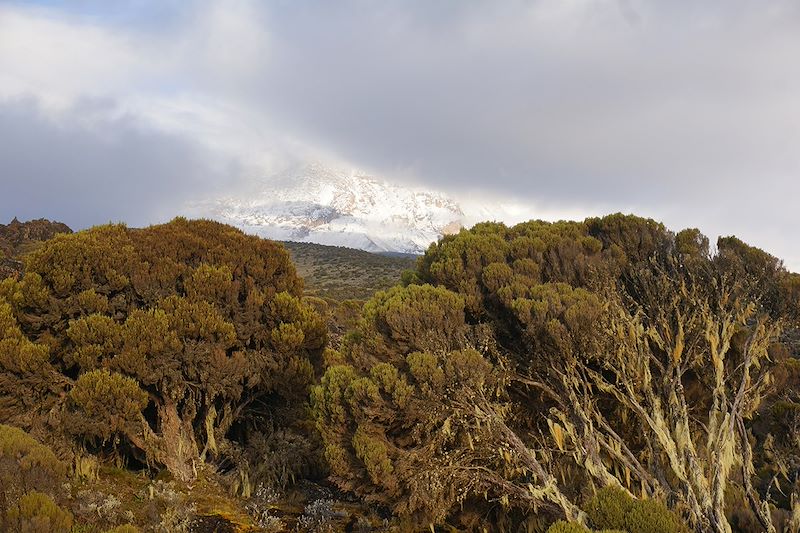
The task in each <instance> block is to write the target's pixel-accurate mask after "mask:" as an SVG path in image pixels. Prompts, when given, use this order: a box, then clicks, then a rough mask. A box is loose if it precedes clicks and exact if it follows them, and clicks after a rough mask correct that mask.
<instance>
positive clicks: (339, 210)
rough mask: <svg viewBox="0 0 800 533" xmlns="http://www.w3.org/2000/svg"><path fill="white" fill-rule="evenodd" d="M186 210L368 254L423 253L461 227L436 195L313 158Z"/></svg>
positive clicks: (457, 213)
mask: <svg viewBox="0 0 800 533" xmlns="http://www.w3.org/2000/svg"><path fill="white" fill-rule="evenodd" d="M191 211H192V214H194V215H201V216H207V217H210V218H214V219H217V220H220V221H222V222H226V223H228V224H232V225H234V226H237V227H240V228H242V229H243V230H245V231H247V232H248V233H254V234H257V235H260V236H262V237H266V238H270V239H278V240H291V241H300V242H315V243H319V244H328V245H336V246H347V247H350V248H360V249H362V250H367V251H371V252H387V251H390V252H404V253H421V252H423V251H424V250H425V249H426V248H427V247H428V245H429V244H430V243H431V242H433V241H435V240H437V239H438V238H439V237H441V236H442V235H444V234H447V233H452V232H456V231H458V230H459V228H461V226H462V225H463V224H464V213H463V212H462V210H461V208H460V207H459V205H458V204H457V203H455V202H454V201H453V200H451V199H449V198H447V197H446V196H444V195H442V194H439V193H435V192H430V191H425V190H415V189H410V188H405V187H400V186H397V185H392V184H390V183H387V182H385V181H383V180H380V179H378V178H375V177H372V176H369V175H367V174H365V173H362V172H358V171H352V172H351V171H345V170H342V169H338V168H332V167H328V166H325V165H322V164H318V163H314V164H309V165H304V166H299V167H294V168H292V169H290V170H288V171H286V172H284V173H282V174H279V175H277V176H273V177H271V178H270V179H269V180H264V181H262V182H260V183H258V184H257V185H256V187H254V188H253V190H251V191H248V192H246V193H242V194H239V195H236V196H228V197H224V198H220V199H216V200H211V201H206V202H201V203H198V204H195V205H194V206H192V208H191Z"/></svg>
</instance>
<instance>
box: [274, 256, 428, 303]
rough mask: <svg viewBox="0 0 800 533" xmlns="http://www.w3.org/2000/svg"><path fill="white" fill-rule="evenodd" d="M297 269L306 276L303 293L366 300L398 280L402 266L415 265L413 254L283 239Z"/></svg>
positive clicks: (323, 296) (404, 268) (340, 298)
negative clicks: (366, 250)
mask: <svg viewBox="0 0 800 533" xmlns="http://www.w3.org/2000/svg"><path fill="white" fill-rule="evenodd" d="M283 245H284V246H286V248H287V249H288V250H289V253H290V254H291V256H292V260H293V261H294V264H295V267H296V268H297V273H298V274H299V275H300V277H302V278H303V279H305V283H306V293H307V294H309V295H314V296H319V297H322V298H331V299H334V300H347V299H355V300H366V299H367V298H369V297H370V296H372V295H373V294H375V292H377V291H379V290H384V289H388V288H389V287H392V286H394V285H396V284H397V283H398V282H399V281H400V276H401V275H402V273H403V271H404V270H407V269H410V268H414V265H415V263H416V257H415V256H413V255H402V254H393V255H384V254H375V253H370V252H365V251H363V250H355V249H353V248H345V247H342V246H325V245H322V244H311V243H305V242H284V243H283Z"/></svg>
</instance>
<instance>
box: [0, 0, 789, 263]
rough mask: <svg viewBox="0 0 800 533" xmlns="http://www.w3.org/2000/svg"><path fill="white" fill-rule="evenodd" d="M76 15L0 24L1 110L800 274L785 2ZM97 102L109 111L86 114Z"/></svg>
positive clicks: (23, 12)
mask: <svg viewBox="0 0 800 533" xmlns="http://www.w3.org/2000/svg"><path fill="white" fill-rule="evenodd" d="M79 5H80V7H79V8H75V7H74V4H71V3H64V4H56V5H55V7H52V6H51V7H49V8H36V9H33V8H30V7H27V6H20V5H17V4H10V5H8V6H7V7H5V8H0V100H3V99H4V100H5V101H6V103H7V104H6V105H8V106H11V107H13V106H15V105H16V104H14V103H13V102H15V101H17V100H15V99H19V98H20V97H21V96H24V97H27V98H29V99H33V101H35V102H36V105H37V106H38V111H37V112H38V113H39V114H40V115H42V116H43V117H48V116H51V115H54V114H57V113H60V112H63V110H65V109H66V110H72V111H69V113H70V115H71V117H72V119H71V122H70V124H73V125H74V127H76V128H78V132H79V133H81V132H82V133H81V134H80V135H78V137H79V138H81V136H82V135H83V134H84V133H85V132H86V129H85V128H86V127H87V126H86V124H87V123H91V128H90V129H91V130H92V131H95V132H99V131H101V130H102V128H105V127H107V126H109V125H111V124H116V121H117V120H122V122H123V123H127V122H129V121H131V120H132V121H133V122H134V123H135V124H136V127H135V128H133V129H132V130H131V131H135V132H137V133H136V134H131V135H132V136H133V137H135V138H136V139H138V140H139V143H140V144H139V146H140V148H139V149H140V161H142V163H141V164H145V163H144V161H146V160H148V159H150V157H149V156H148V153H149V152H147V150H156V149H157V147H158V146H160V145H161V144H162V143H165V142H167V141H166V140H167V139H168V140H169V142H173V143H177V145H179V146H182V147H184V148H183V149H176V150H172V151H170V154H172V155H170V156H167V155H165V154H163V153H162V152H158V151H155V152H153V153H154V155H153V159H154V160H156V161H162V163H160V164H161V165H162V166H165V167H166V166H168V165H167V163H166V161H167V160H169V165H172V167H171V168H174V169H176V171H177V169H180V168H183V166H186V167H187V168H196V167H195V166H194V165H198V164H202V161H203V157H209V158H212V159H214V158H217V159H218V160H224V161H229V162H230V161H234V162H235V164H234V166H235V168H236V169H237V171H238V172H239V176H237V177H242V178H243V179H249V178H252V177H253V176H257V175H259V174H265V173H267V172H268V169H269V168H270V167H271V166H275V165H278V164H280V163H281V161H282V160H283V159H285V158H289V159H298V158H299V159H303V158H307V157H308V158H320V157H321V158H336V159H340V160H344V161H348V162H351V163H353V164H356V165H359V166H362V167H367V168H369V169H373V170H375V171H377V172H379V173H381V174H383V175H385V176H387V177H389V178H393V179H396V180H405V181H409V182H414V183H415V184H422V185H427V186H430V187H432V188H436V189H442V190H445V191H449V192H451V193H453V194H456V195H458V196H461V197H467V198H466V200H467V201H469V202H471V203H479V199H480V198H483V197H484V196H488V195H493V196H496V197H497V198H498V199H501V200H503V199H506V200H513V201H514V202H516V203H518V204H527V205H529V206H531V208H532V209H531V210H532V211H534V212H544V213H547V214H549V215H551V216H554V215H553V214H557V213H569V214H574V213H586V214H595V213H601V212H607V211H616V210H623V211H635V212H638V213H642V214H645V215H648V216H654V217H657V218H661V219H664V220H665V221H666V222H667V223H668V224H669V225H670V226H672V227H674V228H676V229H680V228H681V227H684V226H699V227H700V228H701V229H703V230H704V231H706V232H707V233H709V234H711V235H712V236H714V235H716V234H720V233H722V234H727V233H736V234H738V235H740V236H741V237H743V238H745V239H746V240H748V241H751V242H753V243H754V244H757V245H759V246H763V247H765V248H768V249H770V250H771V251H773V252H774V253H776V254H778V255H781V256H783V257H786V258H787V259H788V260H789V261H790V264H791V265H792V266H794V268H798V267H800V256H798V255H797V252H795V249H796V246H795V242H796V239H794V238H793V237H792V236H791V235H790V231H788V229H789V228H793V227H795V226H797V225H798V223H800V214H797V213H798V211H797V210H796V209H794V205H793V198H795V197H796V196H797V194H798V193H799V192H800V181H799V180H798V179H797V176H798V171H799V170H800V155H798V154H800V131H798V126H797V124H800V100H798V99H797V96H796V95H797V94H800V68H799V67H798V66H797V61H796V58H797V57H798V55H800V8H798V7H797V5H796V3H794V2H790V1H789V0H785V1H777V2H771V3H770V4H769V5H766V6H765V5H764V4H763V3H758V2H752V1H748V0H730V1H726V2H721V1H718V0H701V1H699V2H693V3H692V4H691V5H685V4H680V5H679V4H674V3H668V2H657V1H644V0H617V1H612V0H569V1H545V0H534V1H524V0H516V1H515V0H512V1H510V2H502V3H472V2H457V1H443V2H435V3H431V2H427V1H422V0H420V1H410V2H409V1H406V2H394V1H388V2H379V3H375V2H363V1H359V0H351V1H347V0H345V1H342V2H334V3H331V2H321V1H320V2H313V1H301V2H276V3H261V2H254V1H246V0H227V1H225V0H220V1H213V0H206V1H198V2H141V1H136V2H127V3H114V4H113V6H114V7H109V6H110V4H108V3H103V2H82V3H81V4H79ZM87 99H88V100H91V101H105V102H109V104H108V105H107V106H106V107H104V108H92V110H91V112H90V113H89V115H90V117H89V118H85V115H86V114H85V113H83V112H82V113H77V112H75V111H74V110H75V109H76V108H77V107H79V106H80V105H81V104H80V102H81V101H84V100H87ZM9 102H10V103H9ZM120 117H127V118H120ZM40 118H42V117H40ZM134 119H135V120H134ZM42 120H44V119H42ZM62 127H66V126H63V125H62ZM81 127H83V128H84V129H80V128H81ZM97 135H98V136H100V137H103V136H105V133H98V134H97ZM67 137H68V136H67ZM148 138H150V139H153V140H158V142H155V141H154V142H152V143H148V142H147V139H148ZM62 140H63V139H62ZM30 142H31V143H32V145H34V146H35V145H36V140H35V139H31V141H30ZM52 142H56V141H55V140H54V141H52ZM120 142H121V141H120ZM187 147H194V148H187ZM65 149H66V148H65ZM31 152H32V153H33V152H34V151H33V150H31ZM206 152H207V153H206ZM65 153H66V152H65ZM159 153H161V154H162V155H160V156H159V155H158V154H159ZM198 154H199V155H198ZM119 157H121V155H119ZM198 158H199V159H198ZM123 161H129V160H125V159H123ZM218 166H219V165H218ZM223 166H224V165H223ZM195 173H197V172H196V171H195ZM3 179H5V178H3ZM42 179H44V178H42ZM148 201H150V200H148V199H145V198H142V202H143V203H147V202H148ZM152 201H155V199H153V200H152ZM175 205H176V206H177V204H175Z"/></svg>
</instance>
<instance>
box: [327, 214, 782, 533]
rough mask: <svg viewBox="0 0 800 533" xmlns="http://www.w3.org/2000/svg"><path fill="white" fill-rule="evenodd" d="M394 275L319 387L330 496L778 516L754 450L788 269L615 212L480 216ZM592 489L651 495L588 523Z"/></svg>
mask: <svg viewBox="0 0 800 533" xmlns="http://www.w3.org/2000/svg"><path fill="white" fill-rule="evenodd" d="M405 282H406V286H405V287H401V288H396V289H392V290H391V291H388V292H384V293H379V294H378V295H376V297H375V298H374V299H373V300H372V301H370V302H369V303H368V304H367V305H366V306H365V307H364V311H363V318H362V320H361V323H360V324H359V327H358V328H357V330H356V331H355V332H354V333H353V334H352V335H351V336H350V337H349V339H348V342H347V344H346V345H345V346H344V348H343V350H342V352H343V359H344V361H345V362H346V363H347V364H345V365H341V366H335V367H332V368H330V369H329V370H328V371H327V373H326V375H325V376H324V377H323V379H322V382H321V384H320V385H319V386H318V387H316V388H315V389H314V392H313V404H314V412H315V416H316V419H317V424H318V428H319V430H320V433H321V435H322V437H323V440H324V442H325V454H326V457H327V458H328V460H329V462H330V464H331V469H332V472H333V476H334V477H333V479H334V480H335V481H336V482H337V483H338V484H339V485H340V486H341V487H343V488H345V489H347V490H352V491H355V492H356V493H357V494H360V495H361V496H362V497H364V498H365V499H367V501H371V502H378V503H381V504H384V505H388V506H390V507H391V508H392V509H393V510H394V512H395V513H396V514H398V515H399V516H402V517H404V519H406V520H408V521H409V523H411V524H416V525H417V527H424V525H425V524H427V523H442V522H444V521H446V520H451V521H452V520H457V521H458V522H459V523H460V524H461V526H462V527H478V526H481V527H492V526H494V527H495V528H499V529H502V528H505V527H508V525H509V524H513V523H515V522H520V521H522V520H523V519H524V517H525V516H527V515H529V514H531V513H534V514H541V513H545V514H549V515H550V516H553V517H554V518H557V517H559V516H560V517H565V518H566V519H567V520H571V521H575V522H577V523H583V524H585V525H587V526H594V527H600V528H603V527H605V528H625V529H626V530H636V531H638V530H639V529H637V528H640V527H643V528H644V529H642V530H653V529H647V528H651V527H655V525H654V524H655V523H658V524H660V526H663V527H664V528H667V529H666V530H669V531H673V530H674V531H682V530H684V528H685V527H686V526H683V525H682V522H681V521H685V523H686V524H688V526H689V527H691V528H692V529H696V530H702V531H719V532H727V531H730V530H731V517H730V515H731V511H732V510H733V509H732V508H731V507H730V506H728V507H726V505H725V499H726V495H728V494H730V493H731V492H732V491H738V492H739V494H740V495H741V499H740V501H738V503H737V504H736V505H737V506H739V508H746V507H749V509H750V510H749V511H748V513H749V517H748V519H749V520H751V521H753V522H755V523H757V524H758V525H757V526H755V527H756V528H763V529H766V530H771V529H773V528H774V527H775V523H776V520H780V518H774V517H773V515H774V514H775V513H774V507H770V500H772V503H773V504H774V503H775V501H774V499H772V497H771V496H770V494H769V490H768V487H769V485H770V484H771V483H772V482H774V481H776V480H777V475H775V476H773V477H772V479H771V480H766V484H767V487H765V486H764V483H763V481H764V480H760V479H758V475H757V473H756V464H758V458H756V457H755V452H754V446H753V439H754V437H756V438H760V436H763V434H761V435H754V433H753V425H754V420H756V419H757V418H758V417H759V415H760V414H761V413H762V411H759V409H760V408H762V406H763V404H764V403H765V401H770V398H771V396H770V391H772V390H774V389H772V388H771V387H772V385H773V383H774V375H775V374H776V373H777V374H781V373H782V372H783V370H782V369H783V367H784V366H786V363H784V362H783V361H785V360H786V358H787V356H788V355H789V354H788V350H789V348H790V347H791V346H790V343H789V342H788V340H789V339H790V338H791V336H792V335H793V331H794V328H795V322H794V317H796V310H797V293H796V291H792V290H787V289H788V288H790V287H795V286H796V283H797V276H795V275H792V274H789V273H787V272H786V271H785V270H783V268H782V267H781V265H780V262H779V261H778V260H776V259H775V258H772V257H771V256H769V255H768V254H766V253H764V252H762V251H760V250H757V249H754V248H751V247H749V246H747V245H745V244H744V243H741V241H738V240H737V239H735V238H723V239H720V240H719V242H718V244H717V251H716V253H715V254H711V253H710V251H709V244H708V239H707V238H705V237H704V236H702V235H701V234H700V232H698V231H697V230H693V229H690V230H685V231H682V232H680V233H678V234H677V235H675V234H672V233H671V232H669V231H667V230H666V228H664V226H663V225H661V224H658V223H656V222H654V221H652V220H646V219H641V218H637V217H629V216H622V215H612V216H609V217H605V218H597V219H588V220H586V221H585V222H582V223H580V222H559V223H546V222H539V221H533V222H528V223H523V224H519V225H517V226H514V227H511V228H508V227H506V226H504V225H502V224H497V223H486V224H479V225H477V226H475V227H474V228H472V229H471V230H464V231H462V232H461V233H459V234H458V235H454V236H448V237H445V238H443V239H442V240H441V241H440V242H439V243H437V244H434V245H432V246H431V248H430V249H429V250H428V252H427V254H426V255H425V256H424V257H423V258H422V259H421V260H420V261H419V264H418V267H417V269H416V271H415V272H413V273H411V274H409V275H407V276H406V277H405ZM789 470H790V467H787V468H785V469H784V470H783V471H782V474H783V476H784V478H788V479H789V480H790V482H793V478H792V477H790V474H789ZM593 486H598V487H613V488H614V489H615V490H617V491H620V493H622V494H627V495H628V497H629V498H630V497H632V496H636V497H646V498H649V500H648V502H652V503H646V504H636V505H635V506H634V507H632V510H631V511H630V512H629V513H627V514H626V516H627V518H625V520H623V522H613V523H598V524H593V523H592V517H591V516H587V513H586V512H585V511H584V510H583V509H582V508H581V506H580V502H581V501H583V500H584V499H585V498H587V497H589V496H591V494H590V492H591V487H593ZM587 490H588V491H589V493H587ZM658 502H663V504H667V505H668V506H669V507H670V508H672V509H674V511H675V512H676V513H677V515H678V516H680V517H681V518H680V519H678V518H675V519H674V520H672V521H670V520H666V521H665V520H664V519H663V517H662V514H663V513H662V511H663V510H665V509H663V508H662V505H663V504H662V503H658ZM670 516H672V515H670ZM503 524H506V525H503ZM640 524H646V525H644V526H642V525H640ZM565 527H566V526H565ZM653 531H654V530H653Z"/></svg>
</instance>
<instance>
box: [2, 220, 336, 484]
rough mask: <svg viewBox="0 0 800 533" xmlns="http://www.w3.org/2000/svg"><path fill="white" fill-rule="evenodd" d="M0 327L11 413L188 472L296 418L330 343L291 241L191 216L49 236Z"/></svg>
mask: <svg viewBox="0 0 800 533" xmlns="http://www.w3.org/2000/svg"><path fill="white" fill-rule="evenodd" d="M0 330H2V332H3V333H2V337H1V338H2V340H0V393H1V394H2V398H3V403H2V404H0V420H2V421H4V422H8V423H13V424H15V425H17V426H19V427H23V428H25V429H28V430H31V431H34V432H40V433H42V432H45V431H47V432H48V433H49V434H51V435H63V437H64V439H63V440H62V442H61V443H56V446H62V447H63V448H65V449H70V448H74V446H72V445H71V444H70V443H71V442H75V443H77V444H78V445H79V446H80V447H82V448H85V449H86V450H88V451H93V452H97V451H102V452H103V453H110V454H113V455H116V456H118V457H121V458H122V459H123V460H126V461H128V462H133V463H139V464H145V465H152V466H161V467H165V468H166V469H168V470H169V471H170V472H171V473H172V474H173V475H174V476H175V477H177V478H179V479H182V480H190V479H192V478H193V477H195V476H196V475H197V470H198V469H199V468H201V466H202V465H203V464H204V463H206V462H209V461H211V462H213V461H222V460H224V459H225V458H226V457H238V456H241V455H242V452H239V451H238V450H239V449H240V448H241V445H243V444H246V440H247V436H248V434H249V432H250V431H251V430H252V429H253V428H254V427H255V426H257V425H258V421H259V420H260V419H263V418H264V417H268V418H270V419H272V420H273V424H274V425H275V426H280V427H285V429H286V430H289V429H290V428H296V427H298V422H297V421H298V420H302V419H303V416H302V405H303V399H304V398H305V396H306V394H307V387H308V386H309V385H310V384H311V382H312V380H313V376H314V365H315V364H316V365H319V360H318V357H319V355H320V353H321V350H322V349H323V347H324V345H325V338H326V325H325V322H324V319H323V318H322V317H321V316H320V315H319V314H318V313H317V312H316V311H315V310H314V309H313V308H312V307H311V306H309V305H307V304H305V303H304V302H303V300H302V280H301V279H299V278H298V277H297V275H296V274H295V271H294V268H293V266H292V264H291V262H290V261H289V257H288V254H287V253H286V252H285V251H284V250H283V248H282V247H281V246H280V245H278V244H275V243H272V242H269V241H264V240H261V239H258V238H256V237H248V236H245V235H244V234H242V233H241V232H240V231H238V230H235V229H233V228H231V227H229V226H224V225H221V224H217V223H214V222H210V221H192V222H190V221H187V220H184V219H176V220H174V221H173V222H171V223H169V224H164V225H161V226H153V227H150V228H146V229H142V230H133V229H128V228H126V227H124V226H120V225H108V226H100V227H96V228H93V229H91V230H88V231H84V232H80V233H77V234H74V235H59V236H57V237H55V238H54V239H52V240H50V241H48V242H47V243H46V244H45V245H43V246H41V247H40V248H38V249H37V250H36V251H34V252H33V253H31V254H29V255H28V256H26V258H25V274H24V276H22V277H21V278H20V279H6V280H5V281H3V282H2V285H0ZM53 426H55V427H53Z"/></svg>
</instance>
